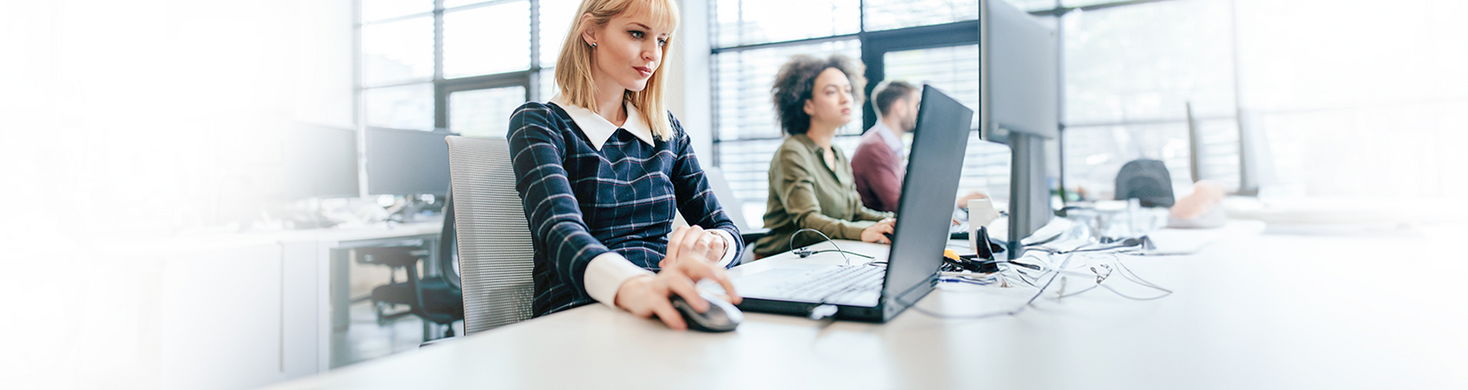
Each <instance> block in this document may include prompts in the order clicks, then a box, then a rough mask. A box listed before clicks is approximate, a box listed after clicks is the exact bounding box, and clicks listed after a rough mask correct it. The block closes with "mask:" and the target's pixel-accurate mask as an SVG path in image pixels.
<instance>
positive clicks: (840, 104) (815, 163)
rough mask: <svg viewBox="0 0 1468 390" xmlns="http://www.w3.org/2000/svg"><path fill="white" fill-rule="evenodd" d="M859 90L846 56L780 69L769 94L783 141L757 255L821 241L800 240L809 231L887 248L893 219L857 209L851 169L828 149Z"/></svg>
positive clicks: (858, 76) (855, 66)
mask: <svg viewBox="0 0 1468 390" xmlns="http://www.w3.org/2000/svg"><path fill="white" fill-rule="evenodd" d="M865 83H866V79H865V78H863V77H862V67H861V65H860V64H859V63H856V62H854V61H852V60H850V59H848V58H846V57H845V56H840V55H834V56H831V57H828V58H816V57H811V56H804V55H801V56H795V57H793V58H791V59H790V61H789V62H787V63H785V65H784V66H782V67H780V72H779V73H778V74H777V75H776V76H775V85H774V87H773V88H771V91H770V92H771V93H772V94H773V95H774V96H773V100H774V103H775V111H776V112H777V113H778V114H779V116H780V127H781V128H783V129H784V131H785V133H786V134H787V135H789V136H788V137H785V142H784V143H782V144H780V148H779V149H777V150H776V151H775V157H774V159H773V160H771V161H770V171H769V180H770V192H769V202H768V205H767V206H766V209H765V210H766V211H765V215H764V222H765V227H766V228H768V229H770V232H769V234H768V235H766V236H764V237H762V238H760V240H759V241H757V242H756V243H755V249H754V252H755V254H756V255H757V256H760V257H763V256H769V255H773V254H776V253H780V252H784V251H786V250H789V248H790V246H791V245H792V242H791V238H792V237H794V242H793V245H794V246H796V247H800V246H805V245H810V244H813V243H816V242H819V241H821V240H822V238H821V236H820V235H817V234H812V233H802V234H799V235H797V234H796V232H797V231H799V230H800V229H814V230H817V231H820V232H821V233H824V234H825V235H827V236H829V237H831V238H832V239H849V240H861V241H865V242H875V243H883V244H885V243H888V240H887V237H886V236H885V235H884V233H891V232H892V222H893V221H892V219H891V218H892V216H893V215H892V213H885V212H879V211H876V210H872V209H869V208H866V207H863V206H862V204H861V195H860V194H858V193H857V192H856V182H855V180H853V178H852V174H851V162H850V160H848V159H847V156H846V153H845V152H842V151H841V149H840V148H837V147H836V146H835V145H832V144H831V141H832V140H833V139H834V138H835V137H836V130H837V129H840V128H841V127H842V126H845V125H846V124H847V123H849V122H851V114H852V112H854V111H855V110H858V109H860V106H855V107H853V104H852V103H858V104H859V102H861V101H862V97H861V90H862V86H863V85H864V84H865Z"/></svg>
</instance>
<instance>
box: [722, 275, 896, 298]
mask: <svg viewBox="0 0 1468 390" xmlns="http://www.w3.org/2000/svg"><path fill="white" fill-rule="evenodd" d="M886 271H887V269H886V268H884V267H876V266H871V265H839V266H821V267H813V268H791V269H783V270H771V271H768V272H763V273H760V274H756V275H753V276H754V277H753V278H749V279H746V280H742V281H740V282H742V283H740V284H741V285H740V286H739V289H740V294H741V295H744V296H746V297H756V298H764V299H776V300H788V301H797V302H812V303H836V304H851V305H862V306H875V305H876V301H877V298H879V297H880V296H881V292H882V278H883V277H884V276H885V275H886ZM746 289H747V290H748V291H749V292H750V294H746V293H745V291H746Z"/></svg>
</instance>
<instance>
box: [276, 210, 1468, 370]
mask: <svg viewBox="0 0 1468 390" xmlns="http://www.w3.org/2000/svg"><path fill="white" fill-rule="evenodd" d="M1449 238H1451V237H1446V236H1441V235H1436V236H1435V235H1433V234H1424V233H1421V232H1417V233H1405V234H1403V235H1402V236H1400V237H1388V238H1380V237H1377V238H1372V239H1371V242H1373V243H1374V245H1375V246H1372V247H1369V248H1371V249H1384V248H1383V247H1382V245H1392V247H1394V248H1397V249H1396V250H1394V251H1393V253H1387V254H1381V253H1376V252H1373V251H1370V250H1363V249H1366V248H1367V247H1363V245H1362V243H1363V241H1366V239H1365V238H1363V237H1309V236H1275V235H1257V234H1227V235H1226V237H1221V238H1220V240H1218V241H1216V242H1214V243H1213V244H1211V245H1209V246H1207V247H1205V248H1204V249H1203V251H1202V252H1200V253H1198V254H1195V255H1190V256H1169V257H1131V258H1127V259H1126V260H1125V261H1126V264H1127V265H1128V266H1130V267H1131V268H1132V269H1134V270H1136V271H1137V272H1138V273H1139V274H1141V276H1143V277H1145V278H1147V279H1148V280H1150V281H1152V282H1154V283H1157V284H1160V285H1162V286H1164V287H1168V288H1171V289H1173V290H1175V291H1176V293H1175V294H1173V295H1172V296H1169V297H1167V298H1165V299H1161V300H1156V301H1132V300H1127V299H1123V298H1121V297H1119V296H1117V295H1113V294H1110V293H1107V292H1105V291H1101V290H1096V291H1093V292H1091V293H1087V294H1084V295H1080V296H1076V297H1071V298H1065V299H1063V300H1058V301H1057V300H1055V299H1051V297H1053V294H1047V295H1046V297H1045V298H1041V300H1040V301H1039V302H1038V303H1037V304H1036V305H1035V306H1034V307H1032V308H1031V309H1030V310H1028V311H1026V312H1024V313H1021V314H1019V315H1018V316H1014V317H1000V318H990V319H982V320H945V319H937V318H934V317H930V316H927V315H924V314H922V313H918V312H915V311H913V310H908V311H907V312H905V313H903V314H901V315H900V316H898V317H897V318H896V319H895V320H893V321H892V322H890V323H887V324H884V325H879V324H866V323H853V322H832V321H811V320H807V319H804V318H798V317H789V316H777V315H767V314H758V313H746V315H747V316H746V320H745V322H744V324H743V325H741V326H740V328H739V330H738V331H736V332H732V333H726V334H707V333H697V332H676V331H670V330H668V329H666V328H664V327H663V326H662V325H660V324H659V323H656V322H654V321H653V320H646V319H640V318H635V317H633V316H630V315H626V314H623V313H620V312H618V311H615V310H612V309H609V308H607V307H605V306H602V305H590V306H585V307H581V308H577V309H574V310H569V311H566V312H562V313H558V314H554V315H550V316H546V317H543V318H538V319H534V320H531V321H526V322H523V323H520V324H516V325H512V326H508V327H504V328H500V329H497V330H494V331H489V332H485V333H481V334H477V335H474V336H471V337H467V338H463V339H460V340H455V341H453V342H448V343H443V344H440V345H435V346H432V347H428V348H424V349H420V350H417V351H412V352H408V353H404V354H401V355H397V356H393V357H388V358H384V359H382V360H378V361H373V362H367V363H363V364H359V365H355V366H351V367H347V368H344V369H340V370H337V371H333V372H330V373H328V374H326V375H322V376H318V377H314V378H307V379H304V380H301V381H296V382H290V383H286V384H283V385H282V386H281V387H283V388H363V387H368V388H400V389H406V388H449V387H453V388H583V387H592V388H625V387H633V386H639V387H666V388H672V387H682V388H688V387H693V386H698V387H712V388H755V387H768V386H774V385H780V387H790V386H792V385H794V386H818V387H831V388H835V387H843V388H899V387H900V388H951V387H959V386H962V387H974V386H990V387H997V388H1134V387H1135V388H1259V387H1264V388H1443V387H1455V388H1462V387H1463V386H1465V385H1468V370H1464V369H1463V367H1462V364H1463V363H1464V362H1468V335H1465V333H1464V332H1463V330H1464V328H1465V326H1464V325H1468V321H1465V319H1468V306H1465V305H1463V304H1462V302H1461V301H1460V299H1461V297H1463V296H1465V294H1463V293H1462V292H1461V290H1460V289H1459V288H1457V287H1456V285H1457V282H1458V280H1459V279H1461V276H1462V275H1465V274H1468V273H1465V271H1468V264H1465V263H1464V262H1463V261H1461V260H1462V259H1461V257H1462V256H1458V255H1445V253H1451V252H1445V251H1440V250H1439V249H1442V248H1441V247H1442V246H1443V244H1445V243H1448V242H1452V241H1450V240H1447V239H1449ZM848 246H849V247H848ZM843 247H846V249H848V250H858V251H872V252H876V253H882V254H885V250H882V249H883V248H880V247H875V248H874V247H873V246H871V245H867V244H860V243H847V244H846V245H844V246H843ZM1450 257H1452V258H1451V259H1450ZM812 259H816V258H815V257H813V258H812ZM810 260H811V259H807V260H802V261H810ZM816 260H817V261H835V262H839V261H841V260H840V258H839V257H829V256H828V257H824V258H820V259H816ZM779 261H794V260H792V259H778V258H771V259H766V260H762V261H760V262H755V263H752V264H750V265H747V266H745V267H749V268H750V269H752V268H754V267H758V266H765V265H769V264H774V263H775V262H779ZM762 263H764V265H762ZM745 267H741V268H745ZM739 272H747V269H746V270H739ZM1078 279H1079V278H1071V281H1070V283H1071V285H1070V287H1069V288H1071V289H1072V291H1074V289H1075V288H1077V287H1083V285H1082V283H1079V282H1081V281H1080V280H1078ZM1057 284H1058V283H1057ZM1119 287H1122V286H1119ZM1052 288H1054V287H1052ZM1033 291H1034V290H1032V289H1025V288H1008V289H1001V288H995V287H979V286H964V285H947V284H945V285H942V286H940V289H939V290H937V291H935V292H934V293H933V294H931V295H929V296H928V297H927V298H925V299H923V300H922V301H921V302H920V303H919V307H923V308H926V309H929V310H935V311H942V312H945V313H951V314H962V313H982V312H989V311H993V310H1000V309H1009V308H1013V307H1015V305H1017V304H1019V303H1021V302H1023V300H1024V299H1026V298H1028V297H1029V295H1030V294H1032V293H1033ZM1128 292H1132V293H1135V294H1136V295H1145V294H1147V293H1148V292H1147V291H1144V290H1135V291H1128Z"/></svg>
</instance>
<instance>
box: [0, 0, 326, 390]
mask: <svg viewBox="0 0 1468 390" xmlns="http://www.w3.org/2000/svg"><path fill="white" fill-rule="evenodd" d="M350 6H351V1H350V0H329V1H309V2H296V1H287V0H265V1H223V0H190V1H177V0H139V1H103V0H56V1H4V2H0V57H3V58H4V60H3V61H0V187H3V188H4V189H3V190H0V204H3V205H5V209H6V212H5V218H4V219H5V222H4V223H0V237H3V238H0V243H3V244H0V250H3V251H4V254H3V255H0V267H3V268H4V269H5V271H4V272H3V273H0V275H3V276H0V296H3V297H6V298H7V299H6V302H7V303H8V306H7V308H6V311H7V312H8V313H10V314H11V315H10V316H8V317H7V321H3V323H0V334H5V335H7V336H9V338H10V342H9V343H7V346H6V347H5V348H6V351H7V352H6V353H3V354H0V367H4V368H3V369H0V383H4V384H5V385H4V386H5V387H7V388H33V387H80V388H100V387H106V388H119V387H142V388H153V387H158V386H160V385H165V384H167V383H172V382H170V381H169V380H165V379H164V376H165V375H170V374H171V373H170V371H169V370H168V369H167V367H165V366H164V365H163V364H164V363H166V362H164V361H163V360H162V359H161V358H160V356H161V355H160V354H161V353H164V349H165V346H164V345H163V340H167V339H168V338H169V337H173V336H174V335H170V334H168V333H167V332H166V329H168V328H167V327H166V326H165V322H170V321H183V320H181V319H180V318H188V316H189V315H191V313H196V312H191V311H190V310H197V309H198V308H197V307H188V306H183V307H181V306H178V305H174V304H171V303H170V302H177V301H178V299H183V298H187V297H188V296H189V294H188V293H187V292H176V291H173V290H169V289H168V288H169V287H168V286H166V285H164V283H163V281H166V280H169V279H168V277H169V275H168V274H167V272H169V271H167V268H166V267H165V266H164V265H163V264H164V263H165V260H163V259H160V257H161V256H162V255H161V253H162V252H163V251H164V250H165V249H168V250H178V249H177V248H176V246H177V245H168V246H165V247H154V246H148V245H146V244H143V243H146V242H158V241H159V240H161V239H164V238H166V237H169V236H176V235H178V234H179V233H182V232H187V231H190V230H198V229H200V228H203V227H206V226H217V225H220V224H228V223H230V222H237V221H249V220H251V219H253V218H256V217H258V214H256V213H258V210H259V209H260V206H261V203H262V194H266V193H268V192H269V191H270V190H271V188H272V187H273V186H276V185H278V182H279V180H278V178H276V177H273V176H271V175H270V174H269V173H268V169H267V167H269V166H270V165H271V164H279V159H280V155H279V149H280V148H279V138H277V137H278V135H279V134H281V132H282V131H284V130H285V129H286V128H288V127H289V126H290V124H291V123H292V122H295V121H304V122H311V123H319V124H328V125H350V124H351V115H352V113H351V107H352V106H351V94H352V84H351V74H350V69H351V68H352V66H351V12H350V10H351V8H350ZM185 241H187V240H185ZM191 243H192V242H185V244H191ZM264 252H267V253H277V254H278V252H279V249H266V250H264ZM244 253H245V252H230V253H227V254H225V255H221V256H207V259H210V260H211V261H215V262H220V261H226V259H227V258H233V257H229V256H236V257H238V256H237V255H242V254H244ZM241 263H248V261H241ZM242 267H246V268H245V269H246V270H249V271H250V272H254V273H259V272H265V271H268V270H270V269H271V268H268V267H279V265H278V264H275V265H264V266H258V267H256V266H251V265H249V264H244V265H242ZM247 273H248V272H247ZM230 274H232V273H230V271H229V270H227V269H226V270H224V271H223V273H221V274H220V275H222V276H221V277H225V278H228V277H229V275H230ZM216 293H229V291H228V290H221V291H218V292H216ZM179 294H183V295H179ZM238 297H241V298H244V297H246V295H238ZM170 318H172V319H173V320H170ZM170 325H182V323H171V324H170ZM239 337H246V338H247V337H250V336H249V335H240V336H239ZM241 340H247V339H241ZM222 353H223V352H222ZM212 363H214V364H218V365H220V366H221V367H227V366H228V365H230V364H231V362H230V361H218V362H212Z"/></svg>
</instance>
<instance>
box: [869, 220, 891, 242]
mask: <svg viewBox="0 0 1468 390" xmlns="http://www.w3.org/2000/svg"><path fill="white" fill-rule="evenodd" d="M896 223H897V220H896V219H892V218H887V219H884V220H881V221H879V222H877V223H876V224H874V225H872V226H867V228H866V229H862V230H861V240H862V242H875V243H878V244H891V243H892V240H888V239H887V236H886V234H891V233H892V226H893V225H894V224H896Z"/></svg>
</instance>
